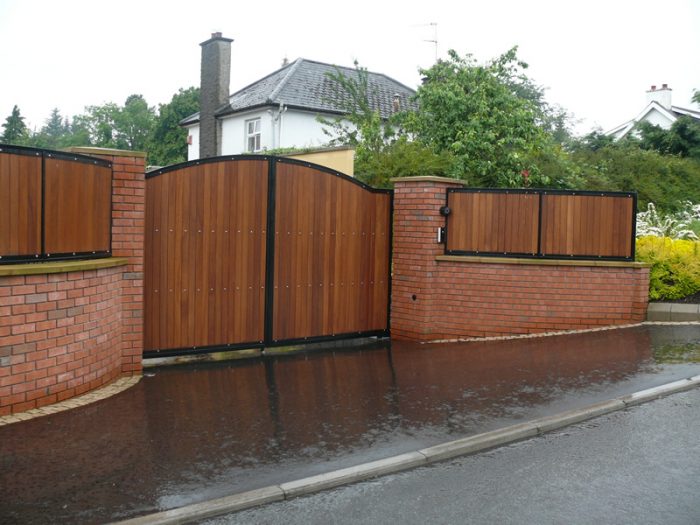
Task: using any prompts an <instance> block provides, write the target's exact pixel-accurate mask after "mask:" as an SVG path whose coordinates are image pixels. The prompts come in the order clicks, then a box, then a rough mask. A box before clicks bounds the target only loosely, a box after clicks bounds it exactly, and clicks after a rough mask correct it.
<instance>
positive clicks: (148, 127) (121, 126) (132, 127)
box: [113, 95, 156, 151]
mask: <svg viewBox="0 0 700 525" xmlns="http://www.w3.org/2000/svg"><path fill="white" fill-rule="evenodd" d="M113 118H114V139H115V142H116V146H117V148H120V149H129V150H135V151H144V150H145V149H146V145H147V142H148V138H149V135H150V134H151V131H152V129H153V126H154V124H155V120H156V115H155V110H154V109H153V108H151V107H148V104H147V103H146V100H145V99H144V98H143V96H142V95H130V96H129V97H127V99H126V102H125V103H124V106H123V107H122V108H119V109H118V110H117V111H116V113H115V114H114V115H113Z"/></svg>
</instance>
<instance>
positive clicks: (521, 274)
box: [391, 179, 649, 341]
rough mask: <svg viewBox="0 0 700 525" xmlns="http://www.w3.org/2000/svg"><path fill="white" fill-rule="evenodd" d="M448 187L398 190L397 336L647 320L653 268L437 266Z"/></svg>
mask: <svg viewBox="0 0 700 525" xmlns="http://www.w3.org/2000/svg"><path fill="white" fill-rule="evenodd" d="M454 184H455V183H450V182H449V181H443V182H438V181H434V180H432V181H431V180H421V179H416V180H411V179H404V180H403V181H399V182H396V184H395V192H394V268H393V280H392V299H391V335H392V337H394V338H397V339H410V340H418V341H428V340H436V339H459V338H467V337H488V336H499V335H515V334H527V333H541V332H549V331H554V330H573V329H585V328H592V327H599V326H605V325H618V324H628V323H635V322H641V321H643V320H644V319H645V317H646V308H647V300H648V289H649V270H648V268H631V267H625V265H624V264H623V265H620V266H618V267H603V266H594V265H588V266H568V265H565V264H562V265H544V264H542V265H540V264H537V263H536V262H533V264H504V263H502V262H497V261H496V260H495V261H494V262H487V263H483V262H465V261H466V260H467V259H466V258H465V259H463V260H460V261H456V260H454V261H453V260H451V261H446V260H438V257H439V256H441V255H442V254H443V253H444V246H443V245H442V244H438V243H437V229H438V228H439V227H440V226H444V224H445V220H444V218H443V217H442V216H441V215H440V213H439V209H440V206H443V205H444V204H445V189H446V188H447V187H450V186H452V185H454Z"/></svg>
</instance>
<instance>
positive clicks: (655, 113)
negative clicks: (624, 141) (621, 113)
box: [605, 84, 700, 140]
mask: <svg viewBox="0 0 700 525" xmlns="http://www.w3.org/2000/svg"><path fill="white" fill-rule="evenodd" d="M672 92H673V90H672V89H671V88H670V87H668V84H662V85H661V88H660V89H657V88H656V86H651V89H650V90H649V91H647V106H646V107H645V108H644V109H643V110H642V112H641V113H639V115H637V116H636V117H635V118H633V119H632V120H630V121H628V122H625V123H624V124H620V125H619V126H617V127H615V128H613V129H611V130H610V131H607V132H606V133H605V134H606V135H610V136H612V137H613V138H614V139H615V140H619V139H621V138H623V137H626V136H627V135H628V134H629V133H631V132H632V131H633V129H634V127H635V125H636V124H637V123H639V122H648V123H649V124H653V125H656V126H659V127H661V128H662V129H670V128H671V126H672V125H673V123H674V122H675V121H676V120H678V119H679V118H680V117H682V116H688V117H691V118H694V119H698V120H700V111H697V110H694V109H687V108H681V107H678V106H674V105H673V104H672V103H671V94H672Z"/></svg>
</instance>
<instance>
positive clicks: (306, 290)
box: [144, 155, 392, 356]
mask: <svg viewBox="0 0 700 525" xmlns="http://www.w3.org/2000/svg"><path fill="white" fill-rule="evenodd" d="M391 204H392V194H391V192H390V191H389V190H377V189H373V188H369V187H368V186H365V185H363V184H361V183H360V182H358V181H356V180H354V179H352V178H350V177H348V176H346V175H342V174H340V173H337V172H335V171H332V170H329V169H326V168H323V167H321V166H316V165H313V164H309V163H306V162H299V161H295V160H291V159H281V158H276V157H268V156H258V155H255V156H233V157H219V158H213V159H205V160H203V161H194V162H190V163H187V164H184V165H179V166H173V167H169V168H164V169H162V170H159V171H156V172H152V173H149V174H148V175H147V181H146V268H145V302H146V304H145V313H144V315H145V355H148V356H156V355H159V356H165V355H174V354H178V353H193V352H201V351H210V350H212V349H234V348H252V347H261V346H274V345H283V344H293V343H298V342H313V341H321V340H329V339H335V338H343V337H356V336H369V335H387V334H388V311H389V286H390V279H389V271H390V258H391V253H390V252H391Z"/></svg>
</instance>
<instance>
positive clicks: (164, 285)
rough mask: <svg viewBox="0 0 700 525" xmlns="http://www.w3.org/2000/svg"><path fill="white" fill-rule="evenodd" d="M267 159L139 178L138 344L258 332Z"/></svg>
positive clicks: (233, 338) (211, 342)
mask: <svg viewBox="0 0 700 525" xmlns="http://www.w3.org/2000/svg"><path fill="white" fill-rule="evenodd" d="M267 172H268V169H267V161H258V160H241V161H229V162H216V163H204V164H201V165H191V166H188V167H184V168H181V169H178V170H174V171H168V172H165V173H163V174H161V175H159V176H157V177H152V178H148V179H147V181H146V268H145V301H146V303H145V312H144V315H145V345H144V347H145V349H146V350H147V351H153V350H159V349H182V348H189V349H192V348H199V347H209V346H220V347H225V346H226V345H236V344H241V343H260V342H262V341H263V338H264V318H265V315H264V314H265V259H266V235H267V232H266V227H265V225H266V216H267Z"/></svg>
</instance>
